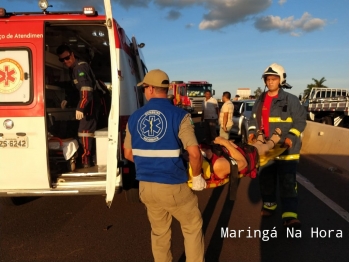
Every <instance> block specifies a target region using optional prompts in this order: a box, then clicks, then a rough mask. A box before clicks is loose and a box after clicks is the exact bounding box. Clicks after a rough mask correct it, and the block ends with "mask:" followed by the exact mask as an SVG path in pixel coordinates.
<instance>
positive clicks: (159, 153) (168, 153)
mask: <svg viewBox="0 0 349 262" xmlns="http://www.w3.org/2000/svg"><path fill="white" fill-rule="evenodd" d="M180 153H181V150H180V149H174V150H143V149H132V154H133V155H134V156H142V157H179V155H180Z"/></svg>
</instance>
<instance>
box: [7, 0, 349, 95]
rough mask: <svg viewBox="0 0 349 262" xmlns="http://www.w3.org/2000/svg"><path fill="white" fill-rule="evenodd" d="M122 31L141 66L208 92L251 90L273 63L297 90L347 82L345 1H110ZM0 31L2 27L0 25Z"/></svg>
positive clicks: (90, 1)
mask: <svg viewBox="0 0 349 262" xmlns="http://www.w3.org/2000/svg"><path fill="white" fill-rule="evenodd" d="M48 1H49V4H50V5H52V6H53V7H50V8H49V9H48V11H67V10H68V11H76V10H78V11H80V10H82V7H83V6H84V5H92V6H95V8H96V10H97V11H98V12H99V13H100V14H104V10H103V0H74V1H72V0H48ZM111 1H112V8H113V16H114V18H115V19H116V20H117V22H118V23H119V24H120V25H121V26H122V27H123V28H124V29H125V31H126V34H127V35H128V37H129V38H131V37H132V36H135V37H136V38H137V41H138V43H141V42H143V43H145V47H144V48H143V49H142V53H143V55H144V58H145V62H146V66H147V68H148V70H151V69H156V68H159V69H161V70H163V71H165V72H166V73H167V74H168V75H169V77H170V80H171V81H173V80H183V81H190V80H205V81H208V82H210V83H212V85H213V89H214V90H215V95H214V97H216V98H220V97H221V95H222V93H223V92H224V91H229V92H231V94H232V96H235V94H236V92H237V89H238V88H250V89H251V91H252V93H253V92H254V91H255V90H256V89H257V88H258V87H261V88H262V89H264V82H263V81H262V79H261V76H262V74H263V72H264V70H265V69H266V68H268V67H269V65H270V64H272V63H278V64H280V65H282V66H283V67H284V69H285V71H286V74H287V78H286V80H287V83H288V84H290V85H291V86H292V89H290V90H288V92H290V93H292V94H294V95H297V96H298V95H300V94H302V93H303V91H304V90H305V89H306V88H307V85H308V84H311V83H314V81H313V80H312V79H313V78H314V79H317V80H320V79H321V78H322V77H324V78H325V79H326V82H324V85H326V86H327V87H331V88H349V15H348V10H349V0H334V1H328V0H111ZM37 3H38V1H37V0H0V6H1V7H4V8H5V9H6V10H7V11H8V12H18V11H36V12H37V11H40V10H39V8H38V5H37ZM0 31H1V29H0Z"/></svg>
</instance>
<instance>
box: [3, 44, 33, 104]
mask: <svg viewBox="0 0 349 262" xmlns="http://www.w3.org/2000/svg"><path fill="white" fill-rule="evenodd" d="M30 57H31V53H30V51H29V50H28V49H24V48H23V49H9V48H7V49H4V48H0V103H9V104H13V105H18V104H29V103H30V102H31V100H32V96H33V94H32V92H31V73H30V72H31V68H30Z"/></svg>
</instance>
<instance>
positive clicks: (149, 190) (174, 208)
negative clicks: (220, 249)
mask: <svg viewBox="0 0 349 262" xmlns="http://www.w3.org/2000/svg"><path fill="white" fill-rule="evenodd" d="M139 196H140V199H141V201H142V202H143V203H144V204H145V205H146V207H147V214H148V218H149V221H150V225H151V244H152V252H153V256H154V260H155V262H170V261H172V253H171V223H172V216H173V217H174V218H175V219H177V220H178V221H179V223H180V225H181V228H182V233H183V236H184V248H185V254H186V261H187V262H202V261H204V253H205V247H204V236H203V233H202V217H201V212H200V210H199V208H198V199H197V196H196V195H195V194H194V193H193V192H192V191H191V189H190V188H189V187H188V185H187V183H183V184H176V185H169V184H160V183H154V182H144V181H140V183H139Z"/></svg>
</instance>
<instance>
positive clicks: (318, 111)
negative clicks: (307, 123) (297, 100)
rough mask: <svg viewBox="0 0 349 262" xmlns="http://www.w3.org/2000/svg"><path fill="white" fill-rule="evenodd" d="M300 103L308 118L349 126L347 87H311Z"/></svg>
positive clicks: (348, 94) (348, 92)
mask: <svg viewBox="0 0 349 262" xmlns="http://www.w3.org/2000/svg"><path fill="white" fill-rule="evenodd" d="M302 104H303V106H304V107H305V108H306V110H307V111H308V120H311V121H315V122H320V123H324V124H327V125H333V126H341V127H349V91H348V89H344V88H321V87H313V88H312V89H311V91H310V93H309V95H308V96H305V97H304V98H303V99H302Z"/></svg>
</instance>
